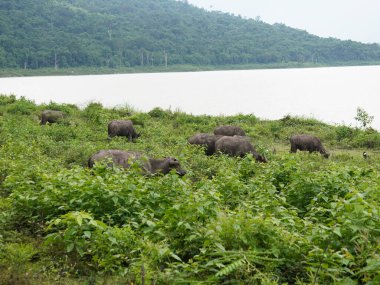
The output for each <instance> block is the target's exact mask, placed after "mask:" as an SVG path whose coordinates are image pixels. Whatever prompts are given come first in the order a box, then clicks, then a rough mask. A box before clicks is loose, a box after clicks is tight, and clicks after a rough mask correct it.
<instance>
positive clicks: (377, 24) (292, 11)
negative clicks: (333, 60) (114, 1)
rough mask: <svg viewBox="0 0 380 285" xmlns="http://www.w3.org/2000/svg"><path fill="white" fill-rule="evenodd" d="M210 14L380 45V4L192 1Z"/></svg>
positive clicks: (377, 0)
mask: <svg viewBox="0 0 380 285" xmlns="http://www.w3.org/2000/svg"><path fill="white" fill-rule="evenodd" d="M188 2H189V3H191V4H193V5H196V6H199V7H202V8H205V9H207V10H218V11H223V12H230V13H233V14H235V15H241V16H244V17H248V18H256V17H257V16H259V17H260V18H261V20H262V21H264V22H266V23H269V24H273V23H283V24H285V25H287V26H290V27H293V28H298V29H302V30H306V31H308V32H309V33H311V34H314V35H318V36H321V37H334V38H338V39H342V40H347V39H351V40H354V41H360V42H365V43H374V42H376V43H380V16H379V14H380V0H188Z"/></svg>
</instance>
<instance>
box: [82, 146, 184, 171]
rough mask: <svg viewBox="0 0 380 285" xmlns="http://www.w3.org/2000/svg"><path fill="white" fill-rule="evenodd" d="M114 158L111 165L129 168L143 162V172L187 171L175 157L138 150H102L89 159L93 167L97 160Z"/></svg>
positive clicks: (89, 164) (90, 165)
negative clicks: (154, 154)
mask: <svg viewBox="0 0 380 285" xmlns="http://www.w3.org/2000/svg"><path fill="white" fill-rule="evenodd" d="M107 158H109V159H112V163H111V165H112V164H113V163H114V164H117V165H120V166H122V167H124V168H129V167H130V166H131V163H133V162H138V163H141V167H142V169H143V172H145V173H151V174H155V173H162V174H167V173H169V172H170V171H171V170H172V169H175V170H176V172H177V174H178V175H180V176H183V175H185V174H186V171H185V170H183V169H182V168H181V165H180V163H179V161H178V160H177V159H176V158H174V157H166V158H164V159H153V158H149V157H147V156H146V155H144V154H142V153H140V152H136V151H123V150H118V149H110V150H100V151H98V152H97V153H95V154H93V155H92V156H91V157H90V158H89V160H88V166H89V167H90V168H92V167H93V166H94V163H95V162H96V161H100V160H103V159H107Z"/></svg>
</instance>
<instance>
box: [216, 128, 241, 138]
mask: <svg viewBox="0 0 380 285" xmlns="http://www.w3.org/2000/svg"><path fill="white" fill-rule="evenodd" d="M214 135H221V136H231V137H232V136H234V135H237V136H245V132H244V131H243V130H242V129H241V128H240V127H238V126H219V127H217V128H215V130H214Z"/></svg>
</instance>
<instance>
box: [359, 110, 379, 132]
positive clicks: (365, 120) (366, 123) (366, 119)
mask: <svg viewBox="0 0 380 285" xmlns="http://www.w3.org/2000/svg"><path fill="white" fill-rule="evenodd" d="M374 118H375V117H374V116H370V115H369V114H368V113H367V112H366V111H365V110H364V109H363V108H360V107H358V108H357V109H356V117H355V120H356V121H357V122H358V123H359V124H360V127H361V128H362V129H367V128H370V126H371V124H372V121H373V119H374Z"/></svg>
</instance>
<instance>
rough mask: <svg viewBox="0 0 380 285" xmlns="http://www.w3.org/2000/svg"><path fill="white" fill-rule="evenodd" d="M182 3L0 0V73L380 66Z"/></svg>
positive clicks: (352, 49) (343, 48) (375, 55)
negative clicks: (39, 70) (171, 68)
mask: <svg viewBox="0 0 380 285" xmlns="http://www.w3.org/2000/svg"><path fill="white" fill-rule="evenodd" d="M185 2H186V1H174V0H107V1H105V0H92V1H86V0H41V1H30V0H28V1H25V0H2V1H0V68H10V69H12V68H15V69H40V68H53V69H60V68H83V67H92V68H116V69H121V70H123V69H126V70H134V68H135V67H142V68H143V69H145V70H152V71H154V70H156V67H160V69H162V68H165V67H166V66H168V67H170V66H173V65H175V66H181V65H182V66H183V65H191V66H193V67H192V69H194V68H196V67H197V66H202V69H204V68H205V67H207V66H211V67H212V68H221V67H223V68H229V66H230V65H245V66H252V65H253V66H257V65H265V66H266V65H269V66H270V65H276V66H279V65H280V66H282V65H285V66H297V65H300V64H301V65H304V64H306V65H312V66H314V65H317V66H318V65H336V64H342V63H344V64H352V63H353V62H357V63H358V64H364V63H369V64H374V63H375V62H377V63H378V62H379V61H380V46H379V45H378V44H362V43H358V42H353V41H341V40H338V39H334V38H320V37H318V36H314V35H311V34H309V33H307V32H306V31H302V30H298V29H293V28H290V27H287V26H285V25H283V24H274V25H269V24H267V23H264V22H262V21H260V20H259V19H257V20H253V19H243V18H241V17H239V16H233V15H230V14H227V13H221V12H207V11H205V10H203V9H199V8H196V7H194V6H192V5H189V4H187V3H185ZM96 73H97V72H96Z"/></svg>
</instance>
